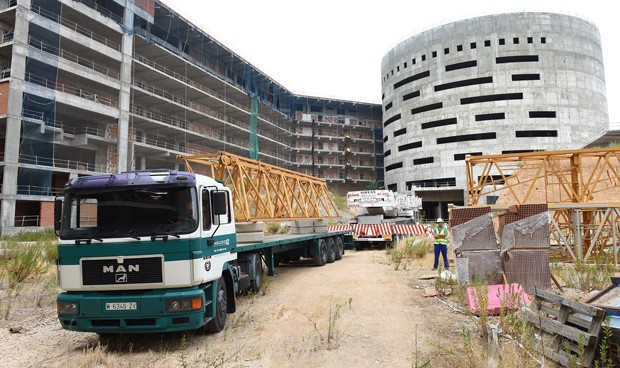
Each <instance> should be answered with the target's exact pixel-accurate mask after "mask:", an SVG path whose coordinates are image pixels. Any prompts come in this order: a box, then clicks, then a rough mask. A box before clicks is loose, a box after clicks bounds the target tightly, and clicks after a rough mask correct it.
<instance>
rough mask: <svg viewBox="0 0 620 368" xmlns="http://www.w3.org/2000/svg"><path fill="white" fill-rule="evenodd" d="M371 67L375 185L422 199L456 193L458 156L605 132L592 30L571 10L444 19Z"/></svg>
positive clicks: (575, 142)
mask: <svg viewBox="0 0 620 368" xmlns="http://www.w3.org/2000/svg"><path fill="white" fill-rule="evenodd" d="M381 71H382V74H381V78H382V93H383V95H382V98H383V100H382V105H383V110H384V114H383V126H384V132H383V140H384V147H385V158H384V161H385V184H386V187H387V188H390V189H393V190H399V191H400V190H404V189H408V188H409V187H413V188H414V189H415V190H416V193H418V195H421V196H422V198H424V192H425V191H429V192H432V193H433V196H436V193H437V191H444V197H445V198H444V199H443V201H451V202H459V199H460V201H462V198H463V189H464V188H466V186H467V184H466V183H467V182H466V177H465V163H464V159H465V156H466V155H467V154H470V155H481V154H482V155H489V154H501V153H511V152H528V151H536V150H558V149H570V148H582V147H585V146H586V145H587V144H588V143H590V142H592V141H593V140H595V139H596V138H598V137H600V136H601V135H603V134H605V133H606V132H607V131H608V130H609V118H608V110H607V99H606V90H605V77H604V72H603V57H602V50H601V41H600V35H599V32H598V29H597V28H596V26H595V25H594V24H592V23H590V22H588V21H585V20H583V19H580V18H577V17H574V16H568V15H561V14H552V13H526V12H524V13H512V14H498V15H490V16H483V17H478V18H472V19H466V20H462V21H458V22H454V23H450V24H446V25H443V26H440V27H436V28H433V29H430V30H428V31H425V32H422V33H419V34H417V35H415V36H413V37H411V38H409V39H407V40H405V41H403V42H401V43H399V44H397V45H396V46H395V47H394V48H393V49H392V50H390V51H389V52H388V53H387V54H386V55H385V56H384V58H383V60H382V65H381ZM429 194H430V193H429ZM440 202H441V200H440ZM427 212H428V211H427ZM431 212H432V213H434V214H436V215H444V216H445V215H446V213H441V212H443V211H439V212H436V211H431Z"/></svg>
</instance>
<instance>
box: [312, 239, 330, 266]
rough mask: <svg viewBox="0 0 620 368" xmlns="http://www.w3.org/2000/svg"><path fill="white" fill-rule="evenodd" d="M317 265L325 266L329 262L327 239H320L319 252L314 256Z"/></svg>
mask: <svg viewBox="0 0 620 368" xmlns="http://www.w3.org/2000/svg"><path fill="white" fill-rule="evenodd" d="M312 259H313V261H314V264H315V265H316V266H324V265H325V264H326V263H327V243H326V242H325V239H319V253H318V254H315V255H314V256H313V257H312Z"/></svg>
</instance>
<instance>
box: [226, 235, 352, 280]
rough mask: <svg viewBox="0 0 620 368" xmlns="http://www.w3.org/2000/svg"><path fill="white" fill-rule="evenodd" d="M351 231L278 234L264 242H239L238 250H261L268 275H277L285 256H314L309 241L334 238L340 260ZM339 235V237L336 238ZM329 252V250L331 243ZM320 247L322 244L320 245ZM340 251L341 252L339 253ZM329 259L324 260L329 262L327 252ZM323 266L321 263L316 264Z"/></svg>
mask: <svg viewBox="0 0 620 368" xmlns="http://www.w3.org/2000/svg"><path fill="white" fill-rule="evenodd" d="M350 234H351V232H350V231H349V230H341V231H328V232H325V233H315V234H304V235H302V234H278V235H270V236H266V237H265V240H264V241H263V242H258V243H240V244H238V248H237V251H238V252H239V253H245V252H256V251H260V252H261V253H262V255H263V257H264V261H265V264H266V265H267V275H268V276H275V275H276V272H275V267H277V266H278V264H280V263H281V262H282V259H283V256H284V257H288V259H291V258H313V253H314V252H311V251H309V247H308V242H316V241H320V240H321V239H324V240H325V239H327V240H326V241H328V240H329V239H330V238H334V241H335V242H336V243H337V244H336V247H337V248H335V249H334V251H335V252H336V255H335V256H334V258H335V260H340V259H341V258H342V256H343V255H344V250H345V249H348V248H349V246H350V244H351V235H350ZM335 237H338V238H339V239H336V238H335ZM326 246H327V247H328V249H327V252H329V244H326ZM319 247H320V245H319ZM338 253H339V254H338ZM326 256H327V260H326V261H325V262H323V264H325V263H329V260H330V257H331V256H329V254H328V253H327V254H326ZM315 265H318V266H321V264H316V263H315Z"/></svg>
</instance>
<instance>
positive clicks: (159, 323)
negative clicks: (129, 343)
mask: <svg viewBox="0 0 620 368" xmlns="http://www.w3.org/2000/svg"><path fill="white" fill-rule="evenodd" d="M231 202H232V201H231V193H230V190H229V189H228V188H226V187H224V186H223V185H221V184H220V183H218V182H216V181H215V180H213V179H211V178H209V177H206V176H202V175H197V174H194V173H190V172H181V171H160V172H139V171H138V172H127V173H121V174H111V175H100V176H91V177H79V178H75V179H72V180H71V181H70V182H69V183H68V184H67V185H66V187H65V190H64V201H63V200H60V199H59V200H57V201H56V207H55V228H56V229H57V232H58V235H59V251H58V261H57V264H58V284H59V286H60V287H61V288H62V289H63V290H64V292H63V293H61V294H60V295H59V296H58V299H57V305H58V315H59V319H60V322H61V324H62V326H63V327H64V328H66V329H69V330H77V331H94V332H106V331H108V330H109V331H113V332H119V331H121V332H127V333H134V332H142V331H148V332H165V331H176V330H186V329H195V328H199V327H202V326H207V329H209V330H211V331H216V332H217V331H218V330H220V329H221V328H223V323H224V322H225V318H226V312H232V311H234V309H235V306H234V297H232V296H233V295H234V294H235V293H236V292H238V290H235V286H237V285H238V283H237V282H235V281H237V280H238V279H239V277H240V274H241V272H240V270H239V268H238V267H237V266H236V265H235V260H236V258H237V253H236V246H237V244H236V236H235V222H234V213H233V207H232V205H231ZM229 295H230V296H231V297H230V298H228V297H227V296H229Z"/></svg>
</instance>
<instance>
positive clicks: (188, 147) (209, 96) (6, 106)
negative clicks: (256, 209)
mask: <svg viewBox="0 0 620 368" xmlns="http://www.w3.org/2000/svg"><path fill="white" fill-rule="evenodd" d="M0 66H1V68H2V69H1V71H0V72H1V79H0V93H1V95H0V104H1V105H2V106H0V112H2V114H0V122H1V124H0V154H1V155H2V156H1V157H0V168H1V170H2V171H1V173H0V182H1V184H2V192H1V194H0V202H1V204H0V232H1V233H12V232H15V231H19V230H24V229H28V228H34V227H42V226H49V225H50V224H51V223H52V222H51V219H50V216H52V214H53V213H52V211H51V207H50V205H51V202H52V201H53V199H54V196H55V195H57V194H59V193H60V192H61V191H62V188H63V186H64V184H65V183H66V182H67V181H68V180H69V179H70V178H71V177H74V176H77V175H93V174H97V173H106V172H119V171H126V170H134V169H135V170H150V169H183V167H182V165H181V161H180V160H177V159H176V155H194V154H201V153H212V152H217V151H227V152H230V153H234V154H237V155H241V156H246V157H248V156H249V151H250V136H251V135H252V134H253V132H252V131H253V129H252V128H251V126H250V120H251V116H252V115H253V113H252V102H253V99H254V100H255V101H256V102H257V104H258V113H257V114H256V119H257V128H256V133H255V134H256V137H257V140H258V147H259V149H258V158H259V159H260V160H261V161H263V162H266V163H269V164H273V165H277V166H280V167H284V168H288V169H292V170H296V171H298V172H301V173H304V174H313V173H314V175H315V176H318V177H321V178H323V179H325V180H326V181H327V183H328V185H329V186H330V187H331V188H332V189H333V190H334V191H337V192H339V193H341V194H342V193H346V191H348V190H360V189H363V188H365V187H366V186H367V185H368V184H370V183H374V182H382V180H383V160H382V158H383V151H384V149H383V141H382V134H381V131H382V127H381V116H382V113H381V105H379V104H370V103H361V102H356V101H345V100H337V99H331V98H330V99H323V98H320V97H314V96H300V95H296V94H294V93H292V92H291V91H289V90H288V89H287V88H286V87H285V86H282V85H280V84H278V83H277V82H276V81H275V80H273V79H272V78H271V77H270V76H268V75H266V74H265V73H263V72H262V71H260V70H259V69H257V68H256V67H255V66H254V65H252V64H251V63H250V62H248V61H247V60H244V59H243V58H241V57H240V56H238V55H237V54H236V53H235V52H234V51H232V50H230V49H228V48H227V47H226V46H224V45H222V44H221V43H220V42H218V41H217V40H216V39H214V38H212V37H211V36H210V35H208V34H206V33H205V32H203V31H202V30H201V29H200V28H198V27H197V26H195V25H193V24H191V23H190V22H188V21H187V20H185V19H184V18H183V15H181V14H177V13H175V11H173V10H172V9H170V8H169V7H167V6H166V4H165V3H161V2H159V1H157V0H155V1H153V0H113V1H90V0H0Z"/></svg>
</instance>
